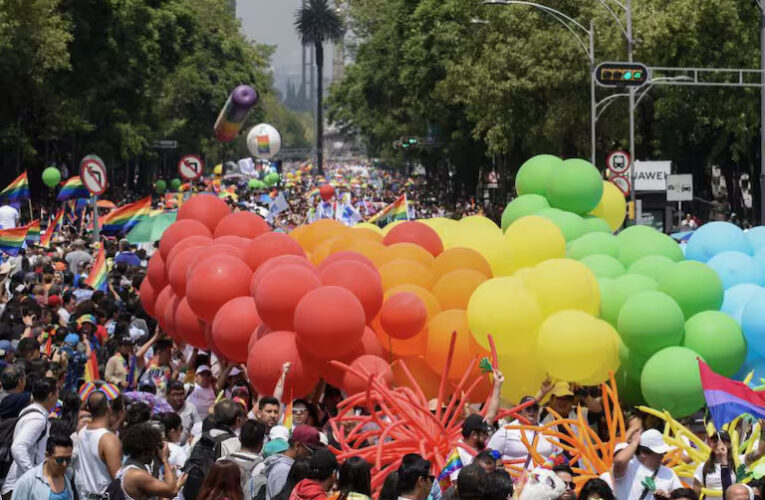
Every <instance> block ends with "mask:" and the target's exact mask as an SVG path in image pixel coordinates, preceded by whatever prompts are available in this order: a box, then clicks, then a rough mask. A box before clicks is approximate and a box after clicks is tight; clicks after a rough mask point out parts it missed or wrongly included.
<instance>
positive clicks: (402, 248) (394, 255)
mask: <svg viewBox="0 0 765 500" xmlns="http://www.w3.org/2000/svg"><path fill="white" fill-rule="evenodd" d="M382 258H383V262H384V263H385V264H387V263H388V262H393V261H394V260H399V259H404V260H413V261H415V262H419V263H420V264H422V265H423V266H425V267H426V268H427V269H430V268H432V267H433V262H434V261H435V259H434V257H433V256H432V255H430V253H428V251H427V250H425V249H424V248H422V247H421V246H419V245H415V244H414V243H396V244H393V245H390V246H388V247H385V250H384V251H383V257H382Z"/></svg>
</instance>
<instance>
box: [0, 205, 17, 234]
mask: <svg viewBox="0 0 765 500" xmlns="http://www.w3.org/2000/svg"><path fill="white" fill-rule="evenodd" d="M18 221H19V211H18V210H16V209H15V208H13V207H12V206H10V205H3V206H1V207H0V229H10V228H14V227H16V224H17V223H18Z"/></svg>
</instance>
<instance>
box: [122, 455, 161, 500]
mask: <svg viewBox="0 0 765 500" xmlns="http://www.w3.org/2000/svg"><path fill="white" fill-rule="evenodd" d="M133 469H135V470H145V471H146V472H148V473H149V474H151V470H149V467H147V466H146V465H143V467H139V466H137V465H135V464H133V463H128V464H126V465H125V466H124V467H123V468H121V469H120V470H119V471H117V477H115V478H114V479H119V481H120V488H121V489H122V494H123V495H125V500H135V499H134V498H133V497H131V496H130V495H128V492H127V491H126V490H125V482H124V481H125V473H126V472H128V471H130V470H133ZM156 498H157V497H150V498H149V500H156Z"/></svg>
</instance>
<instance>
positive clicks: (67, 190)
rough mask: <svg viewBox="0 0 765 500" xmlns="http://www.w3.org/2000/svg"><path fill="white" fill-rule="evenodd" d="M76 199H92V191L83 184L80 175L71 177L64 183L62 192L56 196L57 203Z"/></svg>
mask: <svg viewBox="0 0 765 500" xmlns="http://www.w3.org/2000/svg"><path fill="white" fill-rule="evenodd" d="M75 198H90V191H88V188H86V187H85V185H84V184H83V183H82V179H80V176H79V175H75V176H74V177H70V178H69V179H67V180H66V182H64V185H63V186H61V190H59V192H58V196H56V201H66V200H73V199H75Z"/></svg>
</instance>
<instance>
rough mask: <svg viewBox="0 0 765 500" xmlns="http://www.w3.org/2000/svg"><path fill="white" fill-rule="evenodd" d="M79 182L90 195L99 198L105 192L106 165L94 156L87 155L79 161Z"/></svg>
mask: <svg viewBox="0 0 765 500" xmlns="http://www.w3.org/2000/svg"><path fill="white" fill-rule="evenodd" d="M80 180H82V183H83V185H84V186H85V187H86V188H88V191H90V194H92V195H93V196H99V195H102V194H104V191H106V185H107V178H106V165H105V164H104V160H102V159H101V158H99V157H98V156H96V155H88V156H86V157H85V158H83V159H82V160H81V161H80Z"/></svg>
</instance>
